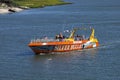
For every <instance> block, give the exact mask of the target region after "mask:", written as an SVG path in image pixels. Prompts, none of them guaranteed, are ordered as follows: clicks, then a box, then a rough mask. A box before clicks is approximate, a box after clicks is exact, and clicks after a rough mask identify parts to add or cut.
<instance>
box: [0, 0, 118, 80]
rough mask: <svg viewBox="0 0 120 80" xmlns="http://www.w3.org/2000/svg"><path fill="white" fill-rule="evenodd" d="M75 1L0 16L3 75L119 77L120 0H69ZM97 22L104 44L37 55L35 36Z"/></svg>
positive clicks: (0, 78)
mask: <svg viewBox="0 0 120 80" xmlns="http://www.w3.org/2000/svg"><path fill="white" fill-rule="evenodd" d="M66 1H69V2H73V4H70V5H62V6H52V7H45V8H37V9H30V10H25V11H23V12H20V13H14V14H5V15H0V80H120V5H119V3H120V1H119V0H66ZM78 26H80V27H83V26H85V27H90V26H91V27H94V28H95V30H96V32H95V35H96V37H97V38H98V39H99V41H100V44H101V45H100V47H99V48H95V49H89V50H83V51H74V52H68V53H59V54H54V55H34V53H33V52H32V50H31V49H30V48H29V47H28V43H29V41H30V40H31V39H34V38H41V37H42V36H46V35H47V36H48V37H54V35H55V34H56V33H59V32H62V31H63V30H65V29H71V28H72V27H78Z"/></svg>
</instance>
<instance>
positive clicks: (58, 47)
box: [29, 40, 99, 54]
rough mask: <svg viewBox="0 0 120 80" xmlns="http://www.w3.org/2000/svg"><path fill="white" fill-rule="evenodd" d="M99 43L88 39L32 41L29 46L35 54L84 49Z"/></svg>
mask: <svg viewBox="0 0 120 80" xmlns="http://www.w3.org/2000/svg"><path fill="white" fill-rule="evenodd" d="M98 45H99V43H98V42H96V43H93V42H89V41H88V40H83V41H74V42H72V41H69V42H64V41H61V42H46V43H41V42H37V43H36V42H34V43H30V44H29V47H30V48H31V49H32V50H33V52H35V54H40V53H45V54H49V53H52V52H69V51H75V50H82V49H89V48H94V47H97V46H98Z"/></svg>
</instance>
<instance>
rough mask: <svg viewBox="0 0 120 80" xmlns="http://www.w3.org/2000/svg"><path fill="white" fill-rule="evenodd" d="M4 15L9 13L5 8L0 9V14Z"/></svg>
mask: <svg viewBox="0 0 120 80" xmlns="http://www.w3.org/2000/svg"><path fill="white" fill-rule="evenodd" d="M6 13H10V12H9V10H8V9H7V8H3V9H2V8H0V14H6Z"/></svg>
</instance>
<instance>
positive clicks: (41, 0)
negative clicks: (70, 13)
mask: <svg viewBox="0 0 120 80" xmlns="http://www.w3.org/2000/svg"><path fill="white" fill-rule="evenodd" d="M13 3H14V4H16V5H17V6H24V7H29V8H39V7H45V6H54V5H64V4H71V3H70V2H64V1H62V0H13Z"/></svg>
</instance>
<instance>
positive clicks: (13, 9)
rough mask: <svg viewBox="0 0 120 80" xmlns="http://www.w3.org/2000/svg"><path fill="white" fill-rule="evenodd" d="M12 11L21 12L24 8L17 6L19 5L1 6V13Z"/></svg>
mask: <svg viewBox="0 0 120 80" xmlns="http://www.w3.org/2000/svg"><path fill="white" fill-rule="evenodd" d="M10 10H11V11H10ZM12 11H13V12H20V11H23V9H21V8H17V7H8V8H0V14H7V13H11V12H12Z"/></svg>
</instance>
